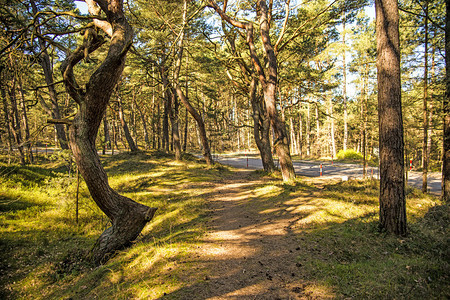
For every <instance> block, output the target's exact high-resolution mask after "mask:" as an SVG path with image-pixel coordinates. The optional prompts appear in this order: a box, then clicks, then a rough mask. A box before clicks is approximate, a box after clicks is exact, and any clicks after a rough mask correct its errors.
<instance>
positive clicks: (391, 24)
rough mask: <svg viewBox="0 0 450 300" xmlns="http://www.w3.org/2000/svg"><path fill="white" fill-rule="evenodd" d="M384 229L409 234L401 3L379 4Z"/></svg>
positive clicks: (382, 1)
mask: <svg viewBox="0 0 450 300" xmlns="http://www.w3.org/2000/svg"><path fill="white" fill-rule="evenodd" d="M375 7H376V31H377V70H378V120H379V132H380V133H379V138H380V223H379V225H380V229H381V230H386V231H387V232H391V233H394V234H396V235H405V234H406V204H405V178H404V173H403V171H404V164H403V121H402V103H401V82H400V51H399V50H400V42H399V29H398V21H399V15H398V3H397V0H376V1H375Z"/></svg>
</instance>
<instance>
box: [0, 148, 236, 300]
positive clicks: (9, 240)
mask: <svg viewBox="0 0 450 300" xmlns="http://www.w3.org/2000/svg"><path fill="white" fill-rule="evenodd" d="M65 164H66V162H65V161H63V162H61V163H58V162H55V161H47V162H46V163H45V164H41V165H39V166H33V167H22V166H18V165H14V166H7V165H4V164H3V165H0V213H1V214H0V235H1V237H0V286H1V290H0V298H1V299H5V298H6V299H68V298H76V299H93V298H100V299H129V298H150V299H154V298H157V297H159V296H161V295H164V293H166V292H167V293H168V292H171V291H173V290H174V289H177V288H180V287H181V286H183V284H187V283H183V281H182V280H178V279H176V274H174V272H170V270H171V269H177V267H178V266H179V267H178V271H177V272H181V269H183V268H185V267H187V266H188V264H186V265H183V264H180V261H183V260H185V259H186V257H187V256H189V255H190V254H189V253H191V252H192V251H194V250H195V249H196V245H197V244H198V243H199V241H198V237H200V236H201V235H202V234H203V233H204V231H205V228H204V225H203V224H204V222H203V220H204V218H205V194H206V193H208V192H209V188H208V186H207V185H205V184H204V183H208V182H211V181H214V180H220V178H222V177H223V176H226V175H227V174H228V173H229V171H228V169H227V168H225V167H222V166H217V167H213V168H208V167H206V166H205V165H204V164H199V163H197V161H196V159H195V158H193V157H191V156H187V157H185V161H184V162H175V161H174V160H173V157H172V156H170V155H166V154H163V153H161V152H153V153H144V152H141V153H139V154H136V155H131V154H118V155H114V156H113V157H106V158H104V159H103V164H104V166H105V169H106V170H107V172H108V174H109V182H110V185H111V186H112V187H113V188H114V189H115V190H117V191H118V192H120V193H121V194H123V195H125V196H128V197H130V198H132V199H134V200H136V201H138V202H141V203H143V204H145V205H148V206H152V207H158V211H157V213H156V215H155V217H154V219H153V220H152V221H151V222H150V223H149V225H147V226H146V228H145V229H144V231H143V232H142V234H141V236H140V237H139V238H138V239H137V241H136V242H135V243H134V245H133V246H132V247H130V248H128V249H125V250H124V251H122V252H118V253H117V254H116V255H115V256H114V257H113V258H112V259H111V260H109V261H108V263H107V264H105V265H103V266H100V267H97V268H94V267H93V266H91V265H90V264H89V263H88V262H86V260H85V256H86V254H87V251H89V250H90V248H91V247H92V245H93V244H94V242H95V240H96V238H97V237H98V236H99V235H100V234H101V232H102V231H103V230H104V229H106V228H107V227H109V225H110V224H109V221H108V219H107V218H106V217H105V216H104V215H103V213H102V212H101V211H100V210H99V209H98V208H97V206H96V205H95V203H93V201H92V199H91V198H90V196H89V192H88V190H87V188H86V185H85V184H84V183H83V182H82V183H81V186H80V196H79V224H78V225H77V224H76V223H75V192H76V181H77V179H76V176H75V174H74V173H73V172H72V173H71V176H70V177H69V174H68V172H67V168H64V166H65ZM175 273H176V272H175ZM193 277H195V276H194V275H193ZM193 280H195V278H194V279H193ZM150 286H151V287H152V288H149V287H150Z"/></svg>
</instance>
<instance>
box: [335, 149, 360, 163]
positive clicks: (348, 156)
mask: <svg viewBox="0 0 450 300" xmlns="http://www.w3.org/2000/svg"><path fill="white" fill-rule="evenodd" d="M336 157H337V159H340V160H361V159H363V156H362V154H361V153H359V152H357V151H355V150H354V149H347V150H345V151H344V150H339V152H338V153H337V154H336Z"/></svg>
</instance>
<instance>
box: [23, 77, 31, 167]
mask: <svg viewBox="0 0 450 300" xmlns="http://www.w3.org/2000/svg"><path fill="white" fill-rule="evenodd" d="M19 93H20V98H21V100H22V101H20V106H21V108H22V122H23V127H24V130H25V145H26V147H27V152H28V161H29V162H30V163H33V161H34V157H33V149H32V147H31V134H30V126H29V124H28V112H27V105H26V102H25V95H24V93H23V87H22V81H21V80H19Z"/></svg>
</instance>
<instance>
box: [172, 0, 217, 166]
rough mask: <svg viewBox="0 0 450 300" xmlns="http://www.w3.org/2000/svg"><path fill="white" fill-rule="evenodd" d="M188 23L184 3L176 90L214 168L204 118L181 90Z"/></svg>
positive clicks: (175, 73) (208, 163)
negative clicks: (181, 73)
mask: <svg viewBox="0 0 450 300" xmlns="http://www.w3.org/2000/svg"><path fill="white" fill-rule="evenodd" d="M186 22H187V1H186V0H185V1H184V7H183V26H182V29H181V32H180V36H179V39H178V55H177V59H176V61H175V72H174V80H173V81H174V89H175V91H176V93H177V95H178V97H179V98H180V100H181V103H183V105H184V107H186V109H187V110H188V111H189V113H190V114H191V115H192V117H193V118H194V120H195V121H196V122H197V128H198V131H199V135H200V140H201V144H202V147H203V157H204V158H205V161H206V164H207V165H208V166H212V165H213V164H214V160H213V158H212V156H211V150H210V147H209V141H208V138H207V136H206V128H205V123H204V122H203V118H202V116H200V114H199V113H198V112H197V110H196V109H195V108H194V107H193V106H192V105H191V103H190V102H189V100H188V98H187V97H186V95H185V94H184V92H183V90H182V89H181V85H180V82H179V80H178V79H179V75H180V70H181V60H182V58H183V50H184V47H183V40H184V28H185V25H186Z"/></svg>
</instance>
